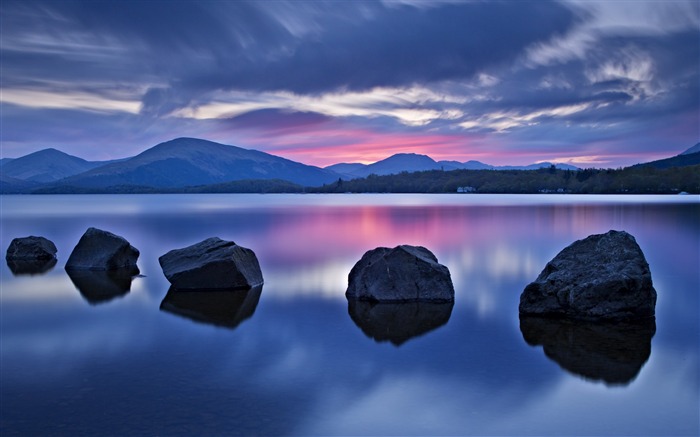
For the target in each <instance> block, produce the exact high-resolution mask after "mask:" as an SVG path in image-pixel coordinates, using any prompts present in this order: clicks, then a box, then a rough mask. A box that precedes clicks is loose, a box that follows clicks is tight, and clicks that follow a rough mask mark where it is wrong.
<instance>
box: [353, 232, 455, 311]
mask: <svg viewBox="0 0 700 437" xmlns="http://www.w3.org/2000/svg"><path fill="white" fill-rule="evenodd" d="M345 296H346V297H347V298H348V299H359V300H368V301H377V302H451V301H454V286H453V285H452V278H451V277H450V271H449V270H448V269H447V267H445V266H443V265H442V264H438V262H437V258H436V257H435V255H433V253H432V252H430V251H429V250H428V249H426V248H424V247H420V246H408V245H402V246H397V247H395V248H393V249H389V248H386V247H378V248H376V249H374V250H370V251H368V252H367V253H365V254H364V255H363V256H362V258H361V259H360V260H359V261H358V262H357V264H355V266H354V267H353V268H352V270H351V271H350V275H349V276H348V289H347V291H346V292H345Z"/></svg>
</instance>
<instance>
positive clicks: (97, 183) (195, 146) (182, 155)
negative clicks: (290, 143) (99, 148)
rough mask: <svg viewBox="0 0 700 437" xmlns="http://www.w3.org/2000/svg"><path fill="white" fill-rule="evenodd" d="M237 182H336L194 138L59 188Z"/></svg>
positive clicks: (318, 172)
mask: <svg viewBox="0 0 700 437" xmlns="http://www.w3.org/2000/svg"><path fill="white" fill-rule="evenodd" d="M243 179H282V180H286V181H289V182H293V183H295V184H299V185H304V186H317V185H321V184H324V183H327V182H331V181H334V180H337V179H338V175H337V174H336V173H333V172H331V171H328V170H324V169H321V168H318V167H313V166H309V165H304V164H301V163H298V162H294V161H290V160H288V159H284V158H280V157H278V156H274V155H270V154H268V153H264V152H260V151H257V150H248V149H243V148H240V147H235V146H228V145H224V144H219V143H215V142H212V141H206V140H201V139H197V138H177V139H174V140H171V141H167V142H164V143H160V144H158V145H156V146H154V147H152V148H150V149H148V150H146V151H144V152H142V153H140V154H139V155H136V156H134V157H133V158H130V159H127V160H124V161H120V162H116V163H111V164H108V165H105V166H102V167H99V168H96V169H94V170H90V171H87V172H84V173H81V174H78V175H75V176H72V177H68V178H65V179H63V180H61V181H60V185H64V186H74V187H83V188H101V187H109V186H149V187H156V188H173V187H185V186H193V185H211V184H217V183H223V182H230V181H235V180H243Z"/></svg>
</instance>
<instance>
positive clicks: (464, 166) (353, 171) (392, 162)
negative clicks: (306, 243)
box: [326, 153, 580, 179]
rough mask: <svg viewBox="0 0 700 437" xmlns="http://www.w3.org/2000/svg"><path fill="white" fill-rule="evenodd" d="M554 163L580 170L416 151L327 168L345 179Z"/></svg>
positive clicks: (504, 168)
mask: <svg viewBox="0 0 700 437" xmlns="http://www.w3.org/2000/svg"><path fill="white" fill-rule="evenodd" d="M552 165H554V166H555V167H556V168H558V169H560V170H580V169H579V168H578V167H575V166H573V165H569V164H552V163H551V162H540V163H537V164H530V165H526V166H513V165H505V166H494V165H489V164H484V163H483V162H479V161H467V162H459V161H437V162H436V161H435V160H433V159H432V158H431V157H429V156H426V155H419V154H416V153H398V154H396V155H392V156H390V157H388V158H386V159H383V160H381V161H377V162H375V163H374V164H368V165H366V164H359V163H352V164H346V163H342V164H335V165H331V166H328V167H326V170H333V171H335V172H336V173H339V174H340V175H341V177H342V178H343V179H354V178H364V177H367V176H369V175H371V174H375V175H377V176H384V175H391V174H399V173H402V172H409V173H411V172H415V171H428V170H445V171H450V170H537V169H540V168H548V167H551V166H552Z"/></svg>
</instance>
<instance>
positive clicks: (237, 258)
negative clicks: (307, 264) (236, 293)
mask: <svg viewBox="0 0 700 437" xmlns="http://www.w3.org/2000/svg"><path fill="white" fill-rule="evenodd" d="M158 261H159V262H160V266H161V268H162V269H163V273H164V274H165V277H166V278H167V279H168V281H170V283H171V284H172V286H173V287H174V288H176V289H179V290H194V289H202V290H204V289H210V290H213V289H237V288H251V287H255V286H258V285H262V284H263V277H262V272H261V271H260V264H259V263H258V258H257V257H256V256H255V253H254V252H253V251H252V250H250V249H246V248H245V247H241V246H239V245H237V244H236V243H234V242H233V241H225V240H222V239H220V238H216V237H213V238H208V239H206V240H204V241H202V242H199V243H197V244H193V245H192V246H188V247H185V248H182V249H175V250H171V251H170V252H168V253H166V254H165V255H163V256H161V257H160V258H158Z"/></svg>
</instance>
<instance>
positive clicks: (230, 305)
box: [160, 286, 262, 329]
mask: <svg viewBox="0 0 700 437" xmlns="http://www.w3.org/2000/svg"><path fill="white" fill-rule="evenodd" d="M261 293H262V286H257V287H253V288H251V289H248V290H215V291H211V290H208V291H207V290H178V289H175V288H170V290H168V293H167V294H166V295H165V298H163V301H162V302H161V304H160V309H161V310H162V311H167V312H169V313H172V314H177V315H178V316H181V317H185V318H187V319H191V320H194V321H196V322H202V323H207V324H210V325H215V326H221V327H224V328H231V329H232V328H235V327H237V326H238V325H239V324H240V323H241V322H243V321H244V320H246V319H248V318H250V317H252V316H253V313H255V309H256V308H257V306H258V302H259V301H260V294H261Z"/></svg>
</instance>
